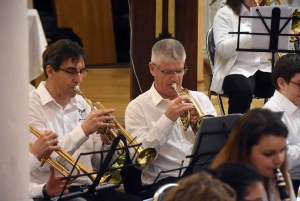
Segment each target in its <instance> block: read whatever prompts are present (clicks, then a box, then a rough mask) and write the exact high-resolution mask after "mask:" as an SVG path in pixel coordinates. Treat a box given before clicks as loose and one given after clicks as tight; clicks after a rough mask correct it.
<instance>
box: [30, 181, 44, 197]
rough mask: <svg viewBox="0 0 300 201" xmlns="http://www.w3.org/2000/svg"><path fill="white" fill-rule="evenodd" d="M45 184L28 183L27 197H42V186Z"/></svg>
mask: <svg viewBox="0 0 300 201" xmlns="http://www.w3.org/2000/svg"><path fill="white" fill-rule="evenodd" d="M44 185H45V184H36V183H30V184H29V198H43V187H44Z"/></svg>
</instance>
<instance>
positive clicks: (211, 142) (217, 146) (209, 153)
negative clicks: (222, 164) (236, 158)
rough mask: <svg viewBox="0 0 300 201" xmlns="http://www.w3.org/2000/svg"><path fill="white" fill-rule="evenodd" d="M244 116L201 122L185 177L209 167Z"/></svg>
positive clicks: (237, 115)
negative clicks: (237, 122)
mask: <svg viewBox="0 0 300 201" xmlns="http://www.w3.org/2000/svg"><path fill="white" fill-rule="evenodd" d="M241 116H242V114H229V115H224V116H219V117H207V118H204V119H203V120H202V121H201V125H200V128H199V130H198V133H197V137H196V140H195V144H194V147H193V150H192V154H191V156H187V157H189V158H191V159H190V163H189V165H188V167H187V169H186V171H185V172H184V174H183V176H187V175H189V174H192V173H193V172H195V171H197V170H198V169H201V168H203V167H206V166H209V165H210V164H211V163H212V161H213V159H214V158H215V156H216V155H217V154H218V153H219V151H220V150H221V149H222V148H223V146H224V145H225V143H226V142H227V138H228V136H229V134H230V133H231V131H232V129H233V127H234V125H235V123H236V121H237V120H238V119H239V118H240V117H241Z"/></svg>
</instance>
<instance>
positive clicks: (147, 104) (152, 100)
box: [125, 39, 217, 198]
mask: <svg viewBox="0 0 300 201" xmlns="http://www.w3.org/2000/svg"><path fill="white" fill-rule="evenodd" d="M185 59H186V53H185V50H184V47H183V45H182V44H181V43H180V42H179V41H177V40H175V39H164V40H160V41H158V42H157V43H155V44H154V46H153V48H152V56H151V62H150V63H149V69H150V73H151V74H152V75H153V77H154V82H153V84H152V87H151V88H150V90H148V91H146V92H145V93H143V94H141V95H140V96H138V97H137V98H136V99H134V100H132V101H131V102H130V103H129V105H128V106H127V108H126V111H125V128H126V130H127V131H128V133H130V134H131V135H132V137H133V138H135V139H136V141H137V142H139V143H142V146H143V147H144V148H148V147H153V148H155V149H156V150H157V152H158V157H157V158H156V159H155V160H154V161H153V162H152V163H151V164H150V165H149V166H148V167H146V168H145V169H143V171H142V176H141V181H142V185H143V186H144V187H143V189H149V188H150V187H151V185H152V184H153V182H154V181H155V179H156V177H157V176H158V174H159V173H161V172H162V171H169V170H173V169H176V168H180V167H181V166H187V165H188V162H189V160H188V159H187V158H186V156H188V155H190V154H191V151H192V148H193V145H194V141H195V134H194V133H193V131H192V129H191V128H190V127H189V128H188V130H187V131H184V130H183V127H182V125H181V123H180V120H179V118H178V117H179V115H180V114H182V113H184V112H186V111H188V110H190V112H191V113H192V116H193V117H192V118H193V119H195V118H197V117H198V116H197V114H196V113H195V112H194V110H193V105H192V104H191V103H183V101H189V98H188V97H186V96H180V97H178V95H177V93H176V91H175V89H174V88H173V87H172V84H173V83H176V85H177V88H178V89H180V88H181V87H182V80H183V77H184V75H185V73H186V72H187V67H186V66H185ZM191 94H192V96H193V98H194V99H195V101H196V102H197V104H198V105H199V107H200V108H201V109H202V111H203V113H204V114H207V115H208V114H209V115H214V116H216V115H217V113H216V111H215V108H214V107H213V105H212V103H211V102H210V100H209V99H208V97H207V96H206V95H205V94H204V93H202V92H196V91H191ZM179 172H180V170H176V171H171V172H167V173H163V174H161V175H160V176H159V178H158V183H156V184H154V185H155V186H160V185H163V184H164V183H170V182H174V181H175V180H177V177H178V174H179ZM182 172H184V170H182ZM125 189H126V188H125ZM152 194H153V191H148V193H146V194H144V195H143V197H144V198H146V197H151V195H152Z"/></svg>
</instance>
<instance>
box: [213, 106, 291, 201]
mask: <svg viewBox="0 0 300 201" xmlns="http://www.w3.org/2000/svg"><path fill="white" fill-rule="evenodd" d="M287 135H288V130H287V127H286V126H285V125H284V123H283V122H282V121H281V120H280V118H279V117H278V116H277V115H276V114H275V113H273V112H271V111H270V110H267V109H261V108H256V109H253V110H250V111H248V112H247V113H245V114H244V115H243V116H242V117H241V119H239V120H238V121H237V123H236V125H235V126H234V128H233V130H232V132H231V134H230V136H229V138H228V142H227V143H226V145H225V146H224V148H223V149H222V150H221V151H220V153H219V154H218V155H217V157H216V158H215V160H214V162H213V164H212V168H213V169H216V168H219V166H221V165H222V164H224V163H225V162H228V161H235V162H244V163H248V164H251V165H253V166H254V167H255V168H256V170H257V171H258V172H259V174H260V175H261V176H262V179H263V185H264V194H263V200H266V201H267V200H268V201H273V200H274V201H275V200H280V198H279V192H278V189H277V185H276V180H275V179H274V178H275V174H274V169H277V168H279V169H280V170H281V172H282V175H283V178H284V181H285V184H286V188H287V192H288V194H289V196H290V198H291V200H292V201H293V200H296V198H295V195H294V191H293V188H292V187H291V181H290V177H289V175H288V172H287V168H286V157H285V156H286V153H285V152H286V138H287Z"/></svg>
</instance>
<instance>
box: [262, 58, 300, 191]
mask: <svg viewBox="0 0 300 201" xmlns="http://www.w3.org/2000/svg"><path fill="white" fill-rule="evenodd" d="M272 82H273V84H274V86H275V88H276V91H275V93H274V95H273V96H272V97H271V99H270V100H269V101H268V102H267V103H266V104H265V105H264V108H268V109H271V110H273V111H280V112H284V114H283V117H282V121H283V122H284V123H285V124H286V126H287V128H288V130H289V135H288V137H287V151H286V154H287V161H288V169H289V173H290V175H291V179H292V183H293V187H294V191H295V193H296V196H297V195H298V189H299V186H300V55H299V54H287V55H285V56H282V57H281V58H280V59H279V60H278V61H277V62H276V65H275V67H274V68H273V70H272Z"/></svg>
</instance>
